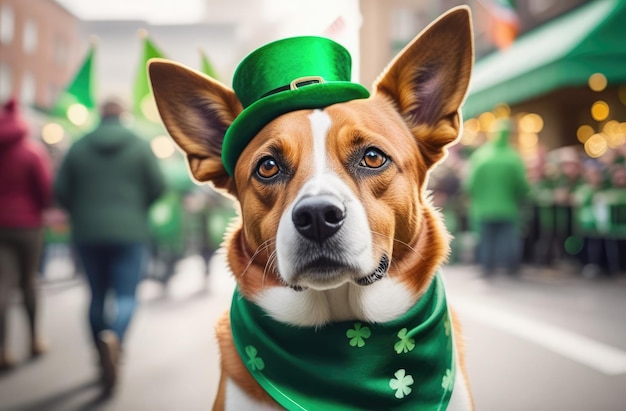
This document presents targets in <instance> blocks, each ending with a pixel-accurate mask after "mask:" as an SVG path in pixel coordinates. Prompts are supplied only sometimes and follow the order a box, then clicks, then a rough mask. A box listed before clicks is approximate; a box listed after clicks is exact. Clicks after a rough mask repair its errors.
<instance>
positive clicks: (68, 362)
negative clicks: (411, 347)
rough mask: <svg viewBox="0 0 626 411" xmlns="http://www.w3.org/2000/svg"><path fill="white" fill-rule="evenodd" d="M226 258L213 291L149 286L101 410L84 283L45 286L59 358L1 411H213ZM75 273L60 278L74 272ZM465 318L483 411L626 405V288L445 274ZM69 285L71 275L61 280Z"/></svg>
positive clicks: (197, 279)
mask: <svg viewBox="0 0 626 411" xmlns="http://www.w3.org/2000/svg"><path fill="white" fill-rule="evenodd" d="M222 264H223V259H222V258H221V257H219V256H218V257H216V258H214V260H213V263H212V273H211V275H210V276H209V278H208V281H206V282H205V278H204V275H203V274H202V273H201V263H200V260H199V259H198V258H195V257H190V258H188V259H186V260H185V261H183V262H182V263H181V264H179V267H178V272H177V274H176V276H175V277H174V278H173V279H172V281H171V283H170V284H169V286H168V288H167V289H164V288H163V287H162V286H161V285H160V284H159V283H156V282H154V281H144V282H143V283H142V285H141V288H140V300H141V305H140V308H139V310H138V312H137V316H136V318H135V320H134V323H133V324H132V326H131V330H130V332H129V335H128V343H127V346H126V347H125V352H124V365H123V375H122V381H121V385H120V387H119V390H118V392H117V395H116V396H115V397H114V398H113V399H111V400H109V401H106V402H99V401H98V400H97V398H98V393H99V390H98V385H97V375H98V374H97V367H96V363H95V356H94V353H93V352H92V349H91V346H90V344H89V340H88V334H87V324H86V318H85V312H86V301H87V299H86V297H87V290H86V288H85V286H84V283H83V282H82V281H81V280H80V279H63V278H56V279H54V280H52V281H46V282H44V284H43V285H42V307H41V311H42V318H41V322H42V326H43V330H44V334H45V336H46V338H47V339H48V341H49V343H50V352H49V353H48V354H47V355H45V356H44V357H42V358H40V359H37V360H34V361H26V360H23V361H22V362H21V363H20V366H19V367H18V368H17V369H15V370H14V371H11V372H8V373H4V374H0V410H2V411H4V410H7V411H8V410H12V411H35V410H42V411H43V410H45V411H55V410H59V411H61V410H62V411H66V410H67V411H73V410H115V411H117V410H119V411H127V410H132V411H134V410H137V411H142V410H151V411H152V410H165V411H169V410H185V411H193V410H206V409H210V406H211V403H212V399H213V397H214V395H215V389H216V385H217V379H218V373H217V370H218V366H217V358H218V357H217V355H218V354H217V349H216V345H215V342H214V335H213V324H214V323H215V321H216V319H217V317H218V316H219V315H220V313H221V312H222V311H223V310H224V309H225V308H226V307H227V306H228V304H229V300H230V294H231V291H232V287H233V284H232V281H231V280H230V279H229V277H228V275H226V274H225V272H224V271H223V269H222V268H221V267H222ZM63 267H64V266H63V265H57V266H53V267H52V270H53V271H54V270H57V271H63ZM444 274H445V278H446V283H447V286H448V290H449V299H450V300H451V302H452V303H453V305H454V306H455V307H456V309H457V311H458V312H459V314H460V315H461V318H462V320H463V323H464V328H465V336H466V340H467V353H468V367H469V374H470V379H471V383H472V388H473V391H474V395H475V400H476V405H477V409H478V410H484V411H515V410H524V411H528V410H533V411H537V410H547V411H560V410H567V411H577V410H579V411H612V410H615V411H617V410H623V409H624V404H626V390H625V389H624V388H625V387H626V281H624V280H623V279H619V280H610V281H609V280H596V281H587V280H582V279H578V278H575V277H572V276H570V275H567V274H564V273H563V272H559V271H550V272H540V271H536V270H531V269H527V270H526V271H525V273H524V275H523V276H522V278H520V279H511V278H507V277H505V276H504V275H499V276H497V277H496V278H493V279H490V280H485V279H482V278H480V277H478V274H477V270H476V269H475V268H473V267H470V266H455V267H447V268H446V269H445V270H444ZM60 277H63V276H62V275H60ZM23 323H24V314H23V312H22V311H21V310H20V309H19V306H18V305H17V304H16V305H14V309H13V310H12V312H11V324H10V326H11V328H10V331H11V335H10V346H11V347H12V348H14V349H13V352H14V354H15V355H16V356H17V357H18V358H19V359H25V357H26V347H25V346H22V348H21V349H18V348H17V347H19V346H20V344H21V343H22V342H23V341H24V340H25V332H24V331H25V330H24V324H23Z"/></svg>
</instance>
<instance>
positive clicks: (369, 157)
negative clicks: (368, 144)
mask: <svg viewBox="0 0 626 411" xmlns="http://www.w3.org/2000/svg"><path fill="white" fill-rule="evenodd" d="M386 162H387V157H386V156H385V155H384V154H383V153H381V152H380V151H379V150H377V149H375V148H369V149H367V151H366V152H365V155H364V156H363V158H362V159H361V162H360V163H359V165H360V166H361V167H367V168H380V167H382V166H384V165H385V163H386Z"/></svg>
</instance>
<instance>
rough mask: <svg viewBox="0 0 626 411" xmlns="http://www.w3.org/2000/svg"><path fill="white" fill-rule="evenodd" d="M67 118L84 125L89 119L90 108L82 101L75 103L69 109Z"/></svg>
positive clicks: (73, 122) (76, 123)
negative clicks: (81, 102)
mask: <svg viewBox="0 0 626 411" xmlns="http://www.w3.org/2000/svg"><path fill="white" fill-rule="evenodd" d="M67 118H68V119H69V120H70V121H71V122H72V124H74V125H75V126H83V125H85V123H87V120H89V110H87V107H85V106H83V105H82V104H80V103H75V104H72V105H71V106H69V108H68V109H67Z"/></svg>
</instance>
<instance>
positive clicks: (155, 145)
mask: <svg viewBox="0 0 626 411" xmlns="http://www.w3.org/2000/svg"><path fill="white" fill-rule="evenodd" d="M150 147H152V151H153V152H154V155H155V156H157V158H160V159H164V158H168V157H170V156H172V155H173V154H174V152H175V151H176V147H175V146H174V143H172V140H171V139H170V138H169V137H167V136H157V137H155V138H154V139H152V141H151V142H150Z"/></svg>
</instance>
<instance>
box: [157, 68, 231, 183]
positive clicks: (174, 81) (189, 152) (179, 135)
mask: <svg viewBox="0 0 626 411" xmlns="http://www.w3.org/2000/svg"><path fill="white" fill-rule="evenodd" d="M148 73H149V75H150V82H151V84H152V91H153V93H154V98H155V100H156V104H157V107H158V109H159V113H160V115H161V119H162V121H163V123H164V124H165V127H166V128H167V131H168V132H169V134H170V136H172V138H173V139H174V141H176V144H178V146H179V147H180V148H181V149H182V150H183V151H184V152H185V154H186V157H187V161H188V163H189V169H190V170H191V173H192V174H193V177H194V178H195V179H196V180H198V181H200V182H206V181H210V182H212V183H213V185H215V187H217V188H220V189H223V190H227V191H228V192H230V193H231V194H235V193H234V185H233V181H232V179H231V177H230V176H229V175H228V173H227V172H226V170H225V169H224V166H223V165H222V157H221V153H222V140H223V139H224V134H225V133H226V129H228V126H230V124H231V123H232V122H233V120H234V119H235V117H237V116H238V115H239V113H240V112H241V110H242V107H241V103H240V102H239V100H238V99H237V96H236V95H235V92H234V91H233V90H231V89H230V88H228V87H226V86H224V85H223V84H221V83H220V82H218V81H216V80H214V79H212V78H210V77H208V76H206V75H204V74H202V73H200V72H197V71H195V70H192V69H190V68H187V67H185V66H183V65H181V64H178V63H174V62H172V61H168V60H164V59H152V60H150V61H149V63H148Z"/></svg>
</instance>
